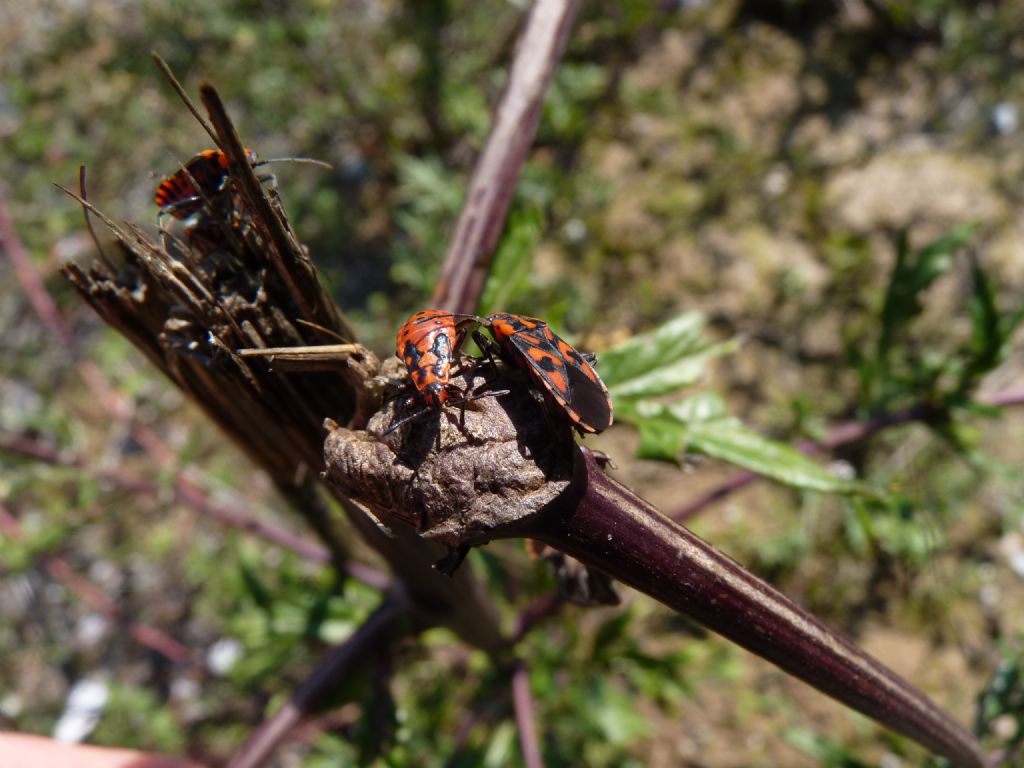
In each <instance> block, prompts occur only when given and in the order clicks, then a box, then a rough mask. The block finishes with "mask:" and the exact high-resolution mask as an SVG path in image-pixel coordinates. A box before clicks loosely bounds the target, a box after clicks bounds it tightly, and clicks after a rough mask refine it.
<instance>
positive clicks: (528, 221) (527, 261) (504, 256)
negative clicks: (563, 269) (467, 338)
mask: <svg viewBox="0 0 1024 768" xmlns="http://www.w3.org/2000/svg"><path fill="white" fill-rule="evenodd" d="M543 228H544V220H543V216H542V214H541V211H540V209H539V208H536V207H531V208H529V209H527V210H513V212H512V214H511V215H510V216H509V219H508V224H507V225H506V227H505V234H504V235H503V236H502V238H501V243H500V244H499V246H498V252H497V253H496V254H495V256H494V262H493V264H492V265H491V271H490V274H489V275H488V277H487V284H486V285H485V286H484V293H483V296H482V297H481V299H480V306H479V307H478V309H477V311H478V313H479V314H481V315H489V314H490V313H491V312H495V311H499V310H502V309H504V308H506V307H509V306H512V305H513V304H515V303H516V300H517V299H519V298H520V297H522V296H524V295H526V294H527V293H528V292H529V289H530V276H531V275H532V274H533V253H534V250H535V249H536V247H537V243H538V242H539V241H540V236H541V233H542V232H543Z"/></svg>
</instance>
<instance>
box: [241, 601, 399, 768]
mask: <svg viewBox="0 0 1024 768" xmlns="http://www.w3.org/2000/svg"><path fill="white" fill-rule="evenodd" d="M416 628H417V627H416V624H415V622H414V621H413V620H412V614H411V612H410V605H409V602H408V600H406V599H405V598H404V597H401V596H400V595H393V596H390V597H388V598H387V599H386V600H385V601H384V603H383V604H382V605H381V606H380V607H379V608H378V609H377V610H376V611H375V612H374V613H373V615H372V616H370V618H368V619H367V620H366V621H365V622H363V624H362V625H361V626H360V627H359V629H357V630H356V631H355V632H354V633H353V634H352V636H351V637H350V638H349V639H348V640H346V641H345V642H344V643H343V644H342V645H340V646H338V647H337V648H335V649H334V650H333V651H331V653H330V655H329V656H328V657H327V658H326V659H325V660H324V661H323V662H322V663H321V664H320V666H318V667H317V668H316V669H315V670H314V671H313V673H312V674H311V675H310V676H309V677H308V678H307V679H306V680H305V682H303V683H302V685H300V686H299V687H298V688H297V689H296V691H295V693H293V694H292V696H291V698H290V699H288V702H287V703H286V704H285V705H284V706H283V707H281V709H279V710H278V711H277V712H276V713H274V715H273V716H272V717H270V718H269V719H268V720H266V721H264V722H263V723H262V724H261V725H260V727H259V728H257V729H256V730H255V731H254V732H253V733H252V735H251V736H250V737H249V738H248V740H246V742H245V744H244V745H243V746H242V748H241V749H240V750H239V751H238V753H237V754H236V755H235V757H234V758H233V759H232V760H231V762H230V763H228V768H257V766H261V765H264V764H266V761H267V760H268V759H269V757H270V755H271V754H272V753H273V752H274V750H275V749H276V748H277V746H278V745H279V744H280V743H281V742H282V741H283V740H284V739H285V738H286V737H287V736H288V734H289V733H291V732H292V731H293V730H294V729H295V728H296V727H297V726H299V725H300V724H301V723H302V722H303V721H304V720H306V719H307V718H309V717H312V716H313V715H315V714H317V712H318V711H319V710H320V709H321V708H322V707H323V706H324V704H325V700H326V699H327V698H328V697H329V696H330V695H331V694H332V693H334V692H335V691H337V690H338V687H339V686H340V685H342V684H343V683H344V682H345V681H346V680H347V679H349V678H350V677H351V676H352V675H353V673H355V672H356V671H357V670H358V669H359V668H360V667H361V666H363V665H365V664H366V663H367V662H368V661H369V660H370V659H371V658H372V657H373V656H375V655H377V654H379V653H381V652H382V651H385V652H386V649H388V648H390V647H391V646H392V644H393V642H394V640H395V638H396V636H398V635H401V634H408V633H410V632H412V631H414V630H415V629H416Z"/></svg>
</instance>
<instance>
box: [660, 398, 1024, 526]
mask: <svg viewBox="0 0 1024 768" xmlns="http://www.w3.org/2000/svg"><path fill="white" fill-rule="evenodd" d="M975 399H976V401H977V402H978V403H980V404H981V405H988V406H993V407H999V408H1005V407H1009V406H1015V405H1022V404H1024V390H1019V389H1016V390H1015V389H1010V390H1006V391H1004V392H995V393H991V394H983V395H978V397H977V398H975ZM936 415H937V411H936V410H935V408H934V407H931V406H928V405H915V406H911V407H910V408H907V409H905V410H902V411H897V412H895V413H891V414H887V415H884V416H874V417H872V418H870V419H864V420H853V421H847V422H845V423H843V424H840V425H839V426H837V427H835V428H834V429H832V430H830V431H829V433H828V434H827V435H826V436H825V438H824V439H822V440H820V441H816V440H804V441H802V442H800V443H798V444H797V449H798V450H800V451H803V452H804V453H806V454H810V455H814V454H818V453H824V452H825V451H830V450H835V449H836V448H839V447H840V446H843V445H849V444H851V443H856V442H857V441H859V440H864V439H865V438H868V437H871V436H872V435H874V434H876V433H878V432H881V431H882V430H884V429H888V428H889V427H895V426H898V425H900V424H908V423H910V422H913V421H928V419H930V418H934V417H935V416H936ZM762 479H764V478H763V477H762V476H761V475H759V474H757V473H756V472H750V471H747V470H743V471H741V472H735V473H733V474H732V475H730V476H729V477H728V478H727V479H726V480H725V481H723V482H722V483H721V484H720V485H719V486H717V487H716V488H713V489H711V490H710V491H708V492H707V493H705V494H704V495H702V496H699V497H697V498H696V499H694V500H693V501H691V502H689V503H688V504H686V505H684V506H682V507H680V508H679V509H677V510H675V511H674V512H671V513H670V514H669V517H670V518H671V519H673V520H675V521H676V522H677V523H682V522H685V521H687V520H689V519H690V518H692V517H695V516H696V515H697V513H699V512H701V511H702V510H704V509H706V508H707V507H709V506H711V505H712V504H714V503H715V502H718V501H721V500H722V499H724V498H726V497H727V496H731V495H732V494H733V493H735V492H736V491H739V490H741V489H743V488H746V487H747V486H748V485H750V484H751V483H753V482H756V481H758V480H762Z"/></svg>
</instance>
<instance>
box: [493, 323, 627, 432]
mask: <svg viewBox="0 0 1024 768" xmlns="http://www.w3.org/2000/svg"><path fill="white" fill-rule="evenodd" d="M483 324H484V325H485V327H486V328H487V329H488V330H489V331H490V333H491V336H493V337H494V340H495V341H496V342H497V343H498V348H499V352H500V354H501V355H502V357H504V358H505V359H506V360H507V361H508V362H510V363H512V364H513V365H516V366H518V367H519V368H522V369H524V370H526V372H527V373H529V374H530V376H531V378H533V380H534V381H535V382H536V383H537V384H538V385H539V386H540V387H541V388H542V390H543V391H544V392H545V393H547V395H548V396H549V397H550V398H551V399H552V400H554V402H555V403H556V404H557V405H558V407H559V408H560V409H561V410H562V411H564V412H565V414H566V415H567V416H568V417H569V419H570V420H571V421H572V423H573V425H574V426H575V427H576V428H577V429H578V430H579V431H580V433H583V432H592V433H595V432H602V431H604V430H605V429H607V428H608V427H609V426H611V423H612V401H611V398H610V397H609V396H608V388H607V387H605V385H604V382H603V381H601V377H600V376H598V375H597V371H595V370H594V368H593V366H592V365H591V364H590V363H589V362H587V360H586V359H584V357H583V355H581V354H580V353H579V352H577V351H576V350H575V349H573V347H572V345H570V344H569V343H568V342H566V341H564V340H562V339H561V338H559V337H558V336H557V335H556V334H555V333H554V331H552V330H551V329H550V328H549V327H548V324H547V323H545V322H544V321H543V320H539V319H537V318H536V317H527V316H526V315H513V314H509V313H506V312H497V313H495V314H493V315H489V316H488V317H487V318H486V319H485V320H484V321H483Z"/></svg>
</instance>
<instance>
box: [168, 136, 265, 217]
mask: <svg viewBox="0 0 1024 768" xmlns="http://www.w3.org/2000/svg"><path fill="white" fill-rule="evenodd" d="M245 157H246V159H247V160H248V161H249V163H250V165H253V166H255V165H258V161H257V160H256V153H255V152H253V151H252V150H251V149H246V150H245ZM227 184H228V156H227V155H226V154H224V152H222V151H221V150H219V149H204V150H203V151H202V152H200V153H199V154H198V155H196V156H195V157H193V158H192V159H191V160H189V161H188V162H187V163H185V167H184V168H182V169H180V170H178V171H177V172H175V173H173V174H171V175H170V176H168V177H167V178H166V179H164V180H163V181H161V182H160V184H159V185H158V186H157V188H156V193H155V194H154V196H153V201H154V202H155V203H156V204H157V206H159V208H160V211H161V213H166V214H169V215H170V216H173V217H174V218H176V219H187V218H188V217H189V216H191V215H192V214H194V213H195V212H196V211H199V210H200V209H202V207H203V205H204V204H205V203H206V202H211V203H212V202H215V201H216V200H217V199H218V198H219V197H220V195H221V193H222V192H224V190H225V189H226V187H227Z"/></svg>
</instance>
